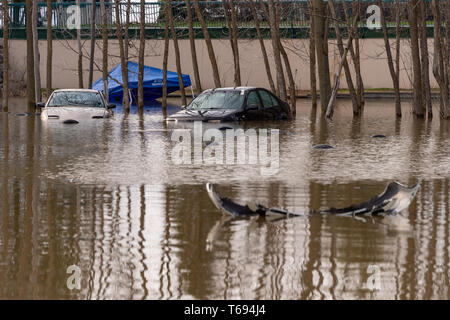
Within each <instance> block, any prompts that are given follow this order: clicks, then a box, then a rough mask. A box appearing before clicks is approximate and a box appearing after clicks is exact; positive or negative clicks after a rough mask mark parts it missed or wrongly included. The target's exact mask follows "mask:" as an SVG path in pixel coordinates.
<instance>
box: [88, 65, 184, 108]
mask: <svg viewBox="0 0 450 320" xmlns="http://www.w3.org/2000/svg"><path fill="white" fill-rule="evenodd" d="M138 74H139V65H138V64H137V63H135V62H132V61H129V62H128V89H129V92H128V94H129V95H130V98H131V103H132V104H136V103H137V97H138ZM182 79H183V84H184V87H185V88H186V87H190V86H191V78H190V77H189V75H187V74H183V75H182ZM122 83H123V79H122V64H119V65H117V66H116V67H114V68H113V69H112V70H111V71H110V72H109V75H108V95H109V100H110V101H111V102H114V103H119V104H120V103H121V102H122V99H123V85H122ZM92 89H95V90H100V91H102V92H103V89H104V88H103V79H102V78H100V79H99V80H97V81H96V82H95V83H94V84H93V85H92ZM179 89H180V83H179V81H178V74H177V73H176V72H173V71H167V93H168V94H169V93H171V92H174V91H177V90H179ZM162 92H163V70H162V69H158V68H154V67H149V66H144V103H145V104H147V103H149V102H151V101H154V100H156V99H158V98H160V97H162Z"/></svg>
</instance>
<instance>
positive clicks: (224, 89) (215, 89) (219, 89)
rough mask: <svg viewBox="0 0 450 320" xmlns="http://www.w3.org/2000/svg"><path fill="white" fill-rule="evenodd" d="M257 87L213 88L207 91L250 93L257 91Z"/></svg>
mask: <svg viewBox="0 0 450 320" xmlns="http://www.w3.org/2000/svg"><path fill="white" fill-rule="evenodd" d="M256 88H257V87H223V88H213V89H207V90H205V91H242V90H244V91H248V90H252V89H256Z"/></svg>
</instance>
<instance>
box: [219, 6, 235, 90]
mask: <svg viewBox="0 0 450 320" xmlns="http://www.w3.org/2000/svg"><path fill="white" fill-rule="evenodd" d="M222 8H223V13H224V16H225V22H226V24H227V27H228V40H229V41H230V46H231V52H232V53H233V65H234V85H235V86H237V85H238V84H237V83H238V82H239V79H238V67H237V64H236V61H238V60H239V59H236V47H235V46H234V39H233V27H232V25H231V19H230V17H229V15H228V11H230V9H229V7H228V5H227V1H226V0H222Z"/></svg>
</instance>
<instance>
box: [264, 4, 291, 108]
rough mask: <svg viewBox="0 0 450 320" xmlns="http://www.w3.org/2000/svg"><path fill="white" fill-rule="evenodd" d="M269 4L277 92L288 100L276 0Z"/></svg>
mask: <svg viewBox="0 0 450 320" xmlns="http://www.w3.org/2000/svg"><path fill="white" fill-rule="evenodd" d="M268 5H269V23H270V34H271V38H272V48H273V55H274V61H275V69H276V72H277V93H278V94H279V96H280V98H281V100H284V101H286V97H287V95H286V82H285V80H284V73H283V65H282V63H281V52H280V39H279V37H278V33H277V26H278V24H277V17H276V9H275V4H274V0H269V1H268Z"/></svg>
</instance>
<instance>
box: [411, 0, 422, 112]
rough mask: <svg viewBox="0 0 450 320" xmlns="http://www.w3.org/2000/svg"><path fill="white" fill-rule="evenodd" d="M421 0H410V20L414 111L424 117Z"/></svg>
mask: <svg viewBox="0 0 450 320" xmlns="http://www.w3.org/2000/svg"><path fill="white" fill-rule="evenodd" d="M418 1H419V0H408V20H409V30H410V34H411V57H412V66H413V93H414V101H413V106H414V107H413V113H414V114H415V115H416V116H417V117H420V118H421V117H423V116H424V112H423V95H422V92H423V87H422V74H421V70H422V69H421V64H420V54H419V32H418V28H417V12H418Z"/></svg>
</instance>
